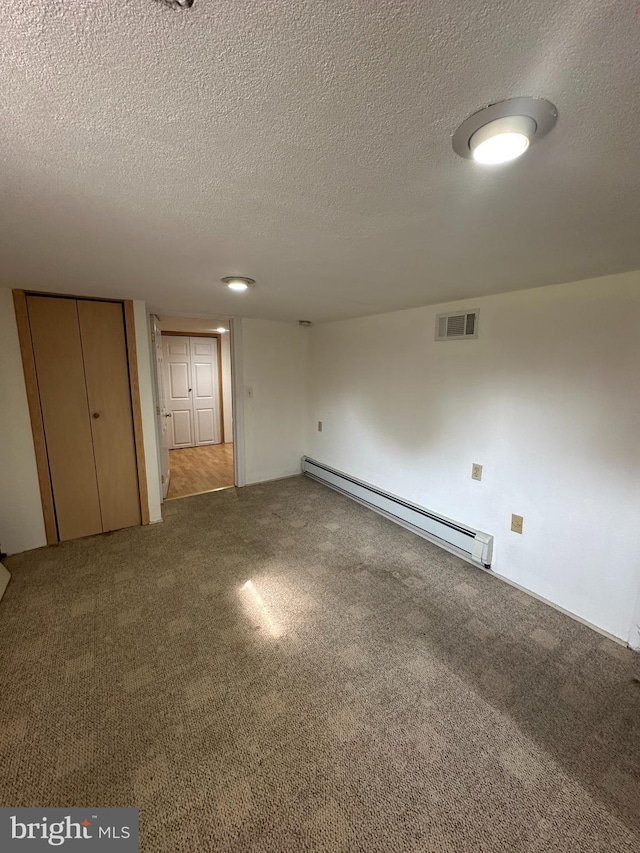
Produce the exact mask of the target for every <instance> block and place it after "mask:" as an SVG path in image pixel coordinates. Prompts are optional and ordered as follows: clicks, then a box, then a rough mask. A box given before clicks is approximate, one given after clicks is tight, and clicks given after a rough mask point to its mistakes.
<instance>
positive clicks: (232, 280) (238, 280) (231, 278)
mask: <svg viewBox="0 0 640 853" xmlns="http://www.w3.org/2000/svg"><path fill="white" fill-rule="evenodd" d="M221 281H223V282H224V283H225V284H226V285H227V287H228V288H229V290H236V291H238V292H241V291H243V290H246V289H247V288H248V287H249V285H251V284H255V279H253V278H247V277H246V276H243V275H226V276H225V277H224V278H223V279H221Z"/></svg>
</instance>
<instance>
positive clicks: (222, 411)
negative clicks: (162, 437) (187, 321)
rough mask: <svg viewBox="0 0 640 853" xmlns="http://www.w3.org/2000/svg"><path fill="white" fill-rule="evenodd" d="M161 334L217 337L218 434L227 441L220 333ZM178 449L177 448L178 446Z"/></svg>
mask: <svg viewBox="0 0 640 853" xmlns="http://www.w3.org/2000/svg"><path fill="white" fill-rule="evenodd" d="M160 333H161V334H162V335H169V336H172V335H173V336H174V337H179V338H217V339H218V345H217V350H218V396H219V399H220V435H221V437H222V444H226V443H227V439H226V436H225V433H224V397H223V395H222V335H221V334H220V333H219V332H168V331H167V332H165V330H164V329H161V330H160ZM178 449H179V448H178Z"/></svg>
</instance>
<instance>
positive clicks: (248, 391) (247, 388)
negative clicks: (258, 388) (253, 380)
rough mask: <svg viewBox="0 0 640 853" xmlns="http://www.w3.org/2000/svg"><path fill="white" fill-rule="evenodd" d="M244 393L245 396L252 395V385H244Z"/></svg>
mask: <svg viewBox="0 0 640 853" xmlns="http://www.w3.org/2000/svg"><path fill="white" fill-rule="evenodd" d="M244 393H245V394H246V396H247V397H249V398H251V397H253V385H245V388H244Z"/></svg>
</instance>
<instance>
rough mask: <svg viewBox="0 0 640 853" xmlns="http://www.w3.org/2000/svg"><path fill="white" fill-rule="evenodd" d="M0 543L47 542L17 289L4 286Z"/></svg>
mask: <svg viewBox="0 0 640 853" xmlns="http://www.w3.org/2000/svg"><path fill="white" fill-rule="evenodd" d="M0 342H1V345H0V546H1V547H2V550H3V551H5V552H6V553H8V554H17V553H19V552H20V551H28V550H29V549H30V548H39V547H40V546H41V545H46V542H47V538H46V534H45V531H44V520H43V517H42V503H41V502H40V489H39V487H38V471H37V468H36V456H35V451H34V449H33V435H32V433H31V420H30V418H29V406H28V404H27V392H26V390H25V384H24V372H23V370H22V359H21V356H20V344H19V341H18V330H17V328H16V320H15V312H14V309H13V294H12V293H11V290H9V289H8V288H0Z"/></svg>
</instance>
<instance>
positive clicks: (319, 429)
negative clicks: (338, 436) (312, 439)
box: [318, 421, 322, 432]
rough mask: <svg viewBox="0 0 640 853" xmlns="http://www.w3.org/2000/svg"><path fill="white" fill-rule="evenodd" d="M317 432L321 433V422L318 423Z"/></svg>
mask: <svg viewBox="0 0 640 853" xmlns="http://www.w3.org/2000/svg"><path fill="white" fill-rule="evenodd" d="M318 432H322V421H318Z"/></svg>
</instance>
